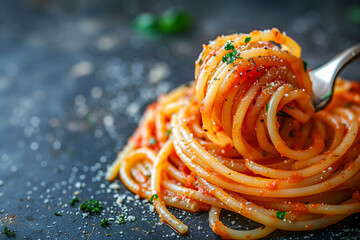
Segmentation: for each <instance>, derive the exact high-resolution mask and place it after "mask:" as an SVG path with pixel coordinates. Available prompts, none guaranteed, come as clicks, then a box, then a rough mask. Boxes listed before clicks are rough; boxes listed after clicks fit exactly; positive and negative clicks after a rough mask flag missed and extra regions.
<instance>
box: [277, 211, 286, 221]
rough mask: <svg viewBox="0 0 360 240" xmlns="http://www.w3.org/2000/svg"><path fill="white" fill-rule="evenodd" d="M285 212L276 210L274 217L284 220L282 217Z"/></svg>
mask: <svg viewBox="0 0 360 240" xmlns="http://www.w3.org/2000/svg"><path fill="white" fill-rule="evenodd" d="M286 213H287V212H280V211H277V212H276V217H277V218H278V219H280V220H284V217H285V215H286Z"/></svg>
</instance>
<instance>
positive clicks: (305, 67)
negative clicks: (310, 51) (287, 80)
mask: <svg viewBox="0 0 360 240" xmlns="http://www.w3.org/2000/svg"><path fill="white" fill-rule="evenodd" d="M303 64H304V70H305V72H307V66H308V64H307V62H305V61H304V60H303Z"/></svg>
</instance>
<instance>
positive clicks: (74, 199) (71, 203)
mask: <svg viewBox="0 0 360 240" xmlns="http://www.w3.org/2000/svg"><path fill="white" fill-rule="evenodd" d="M77 202H79V198H78V197H74V198H73V199H71V200H70V206H74V205H75V203H77Z"/></svg>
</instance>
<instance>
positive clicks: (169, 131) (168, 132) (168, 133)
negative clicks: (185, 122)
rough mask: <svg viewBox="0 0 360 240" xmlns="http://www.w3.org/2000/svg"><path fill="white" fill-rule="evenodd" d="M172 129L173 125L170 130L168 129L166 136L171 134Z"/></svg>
mask: <svg viewBox="0 0 360 240" xmlns="http://www.w3.org/2000/svg"><path fill="white" fill-rule="evenodd" d="M171 131H172V127H171V128H170V129H169V130H167V131H166V133H165V135H166V136H169V135H170V133H171Z"/></svg>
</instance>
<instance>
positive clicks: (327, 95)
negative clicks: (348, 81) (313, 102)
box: [321, 92, 332, 101]
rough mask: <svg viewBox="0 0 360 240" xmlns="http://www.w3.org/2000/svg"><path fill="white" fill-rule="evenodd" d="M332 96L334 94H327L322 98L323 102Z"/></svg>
mask: <svg viewBox="0 0 360 240" xmlns="http://www.w3.org/2000/svg"><path fill="white" fill-rule="evenodd" d="M331 95H332V92H329V93H327V94H326V95H324V96H323V97H322V98H321V101H324V100H325V99H327V98H329V97H330V96H331Z"/></svg>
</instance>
